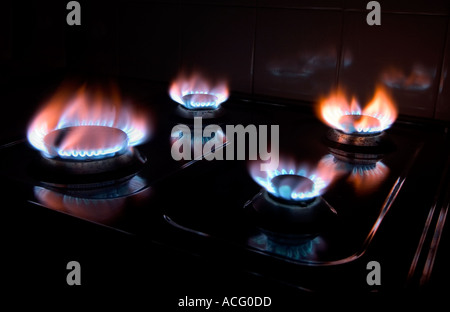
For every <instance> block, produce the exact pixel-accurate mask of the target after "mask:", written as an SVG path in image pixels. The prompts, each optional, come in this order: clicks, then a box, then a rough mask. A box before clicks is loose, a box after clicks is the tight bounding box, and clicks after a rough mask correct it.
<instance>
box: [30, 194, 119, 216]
mask: <svg viewBox="0 0 450 312" xmlns="http://www.w3.org/2000/svg"><path fill="white" fill-rule="evenodd" d="M34 195H35V196H36V198H37V200H38V201H39V202H40V203H41V204H43V205H46V206H47V207H49V208H51V209H53V210H57V211H61V212H64V213H68V214H71V215H74V216H77V217H79V218H82V219H87V220H91V221H95V222H99V223H110V222H111V221H113V220H114V219H116V218H117V216H118V215H120V213H121V212H122V210H123V208H124V206H125V198H124V197H119V198H108V199H85V198H78V197H73V196H69V195H65V194H61V193H58V192H55V191H52V190H49V189H46V188H43V187H40V186H36V187H35V188H34Z"/></svg>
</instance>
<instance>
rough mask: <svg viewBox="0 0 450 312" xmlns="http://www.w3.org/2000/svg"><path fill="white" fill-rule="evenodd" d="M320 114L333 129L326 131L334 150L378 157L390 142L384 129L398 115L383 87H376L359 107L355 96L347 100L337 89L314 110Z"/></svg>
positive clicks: (351, 154)
mask: <svg viewBox="0 0 450 312" xmlns="http://www.w3.org/2000/svg"><path fill="white" fill-rule="evenodd" d="M317 113H318V116H319V118H321V119H322V121H323V122H324V123H325V124H327V125H328V126H330V127H331V128H332V129H331V130H330V131H328V133H327V140H328V143H329V144H328V145H329V146H330V148H331V149H332V150H333V152H334V153H337V154H339V153H338V152H336V151H338V150H342V153H341V154H343V156H345V157H349V158H360V157H361V158H363V159H364V158H367V157H369V158H373V157H371V156H367V155H370V154H373V155H374V158H377V155H378V154H383V153H385V152H386V151H387V150H389V149H390V148H392V144H390V142H389V141H388V140H387V137H386V135H385V133H384V131H385V130H386V129H388V128H389V127H390V126H391V125H392V124H393V123H394V122H395V119H396V118H397V109H396V107H395V105H394V103H393V101H392V100H391V98H390V97H389V95H388V94H387V92H386V91H385V90H384V89H383V88H382V87H378V88H377V90H376V92H375V95H374V97H373V99H372V100H371V101H370V102H369V103H368V104H367V105H366V106H365V108H364V109H362V108H361V107H360V105H359V104H358V102H357V101H356V99H355V98H353V99H352V100H351V102H348V101H347V97H346V95H345V94H344V93H343V92H342V91H340V90H338V91H337V92H335V93H333V94H331V95H330V96H329V97H327V98H326V99H323V100H322V101H321V102H320V103H319V106H318V110H317Z"/></svg>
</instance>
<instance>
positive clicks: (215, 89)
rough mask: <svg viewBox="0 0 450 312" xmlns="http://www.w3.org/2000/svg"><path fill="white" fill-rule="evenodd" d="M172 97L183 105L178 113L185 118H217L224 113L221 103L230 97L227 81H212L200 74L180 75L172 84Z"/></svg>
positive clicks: (170, 91) (170, 92)
mask: <svg viewBox="0 0 450 312" xmlns="http://www.w3.org/2000/svg"><path fill="white" fill-rule="evenodd" d="M169 94H170V97H171V98H172V100H174V101H175V102H177V103H179V104H180V105H181V106H180V107H179V108H178V109H177V113H178V114H179V115H180V116H181V117H184V118H194V117H202V118H215V117H218V116H219V115H221V114H222V111H221V110H220V104H222V103H223V102H225V101H226V100H227V99H228V87H227V85H226V83H224V82H219V83H210V82H208V81H207V80H206V79H205V78H204V77H202V76H201V75H200V74H193V75H191V76H185V75H180V76H179V77H178V78H177V79H176V80H175V81H174V82H173V83H172V85H171V87H170V90H169Z"/></svg>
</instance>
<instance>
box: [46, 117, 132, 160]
mask: <svg viewBox="0 0 450 312" xmlns="http://www.w3.org/2000/svg"><path fill="white" fill-rule="evenodd" d="M44 144H45V146H46V148H47V151H48V153H49V155H50V157H51V158H54V157H59V158H62V159H68V160H74V161H86V160H92V159H101V158H107V157H112V156H114V155H117V154H121V153H124V152H125V151H126V150H127V147H128V136H127V134H126V133H125V132H123V131H122V130H120V129H117V128H111V127H106V126H91V125H88V126H73V127H67V128H62V129H57V130H54V131H52V132H50V133H48V134H47V135H46V136H45V137H44ZM44 156H46V155H44Z"/></svg>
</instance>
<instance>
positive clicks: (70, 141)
mask: <svg viewBox="0 0 450 312" xmlns="http://www.w3.org/2000/svg"><path fill="white" fill-rule="evenodd" d="M105 91H106V92H105ZM80 126H86V127H80ZM88 126H97V127H96V128H94V127H88ZM70 127H79V129H75V131H70V133H69V134H68V135H67V136H66V137H64V141H63V142H62V143H61V144H60V145H61V146H60V147H59V149H60V150H58V153H60V154H61V155H62V154H64V153H67V152H68V151H73V152H75V153H78V151H77V149H79V148H80V146H83V145H87V146H91V147H95V150H94V149H93V150H90V151H82V152H84V153H97V152H98V150H101V149H102V148H110V147H112V146H113V145H114V143H115V142H114V141H115V140H117V137H115V136H114V135H111V133H112V132H108V131H106V132H105V133H109V134H110V135H104V136H102V137H99V133H98V130H99V129H100V127H105V128H115V129H119V130H121V131H123V132H124V134H126V141H127V142H126V143H127V145H128V146H134V145H138V144H140V143H142V142H144V141H145V140H146V139H148V137H149V134H150V133H149V124H148V118H147V116H146V114H142V113H141V112H139V111H137V110H135V109H134V108H132V106H131V105H130V104H129V103H124V101H123V100H122V98H121V97H120V95H119V92H118V91H117V89H116V88H111V89H108V90H103V89H95V90H93V91H88V90H87V87H86V85H83V86H82V87H80V88H79V89H78V90H77V91H76V92H73V91H71V90H69V89H68V88H67V87H63V88H61V90H59V91H58V92H57V93H56V94H55V95H54V96H53V97H52V98H51V99H50V101H49V102H48V103H47V104H46V105H45V106H44V107H43V109H41V110H40V111H39V112H38V113H37V114H36V116H35V117H34V119H33V120H32V122H31V123H30V126H29V127H28V133H27V137H28V141H29V142H30V144H31V145H33V146H34V147H35V148H36V149H38V150H40V151H41V152H42V153H43V154H44V155H45V156H47V157H53V156H56V155H55V154H54V152H53V151H51V150H50V149H49V146H48V145H49V144H48V143H49V142H46V140H45V137H46V136H47V135H48V134H49V133H51V132H52V131H55V130H59V129H68V128H70Z"/></svg>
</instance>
